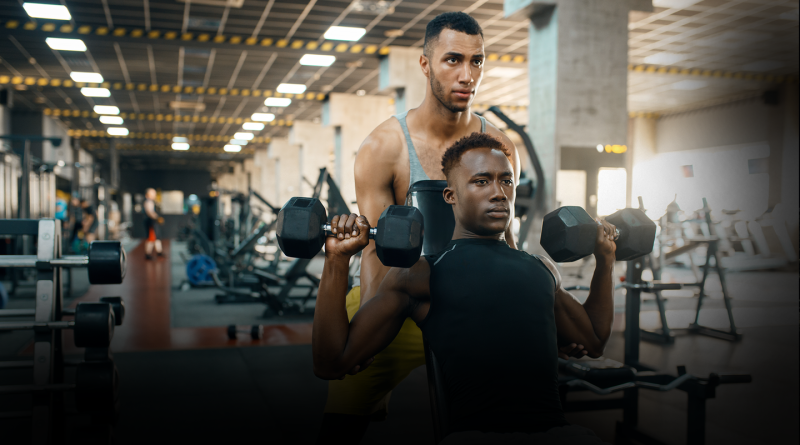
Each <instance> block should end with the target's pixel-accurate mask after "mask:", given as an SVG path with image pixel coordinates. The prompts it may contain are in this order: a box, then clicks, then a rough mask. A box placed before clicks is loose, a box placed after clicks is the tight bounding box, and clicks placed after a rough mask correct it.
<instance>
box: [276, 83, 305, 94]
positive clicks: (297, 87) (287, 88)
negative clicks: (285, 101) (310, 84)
mask: <svg viewBox="0 0 800 445" xmlns="http://www.w3.org/2000/svg"><path fill="white" fill-rule="evenodd" d="M277 91H278V92H279V93H286V94H302V93H305V92H306V86H305V85H302V84H299V83H282V84H280V85H278V88H277Z"/></svg>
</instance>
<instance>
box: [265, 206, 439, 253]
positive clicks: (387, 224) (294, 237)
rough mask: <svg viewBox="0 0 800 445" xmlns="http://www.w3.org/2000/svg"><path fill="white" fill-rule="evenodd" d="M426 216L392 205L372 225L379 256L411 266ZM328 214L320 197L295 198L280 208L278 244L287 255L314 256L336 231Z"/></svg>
mask: <svg viewBox="0 0 800 445" xmlns="http://www.w3.org/2000/svg"><path fill="white" fill-rule="evenodd" d="M423 229H424V228H423V219H422V213H421V212H420V211H419V209H417V208H415V207H409V206H398V205H391V206H389V207H386V209H385V210H384V211H383V213H381V216H380V218H379V219H378V226H377V227H373V228H371V229H369V237H370V239H374V240H375V250H376V251H377V253H378V258H379V259H380V260H381V263H383V264H384V265H386V266H389V267H411V266H413V265H414V264H415V263H416V262H417V261H418V260H419V257H420V253H421V252H422V236H423ZM332 234H333V233H332V232H331V226H330V224H329V223H328V214H327V212H326V211H325V207H323V206H322V203H320V201H319V200H318V199H314V198H298V197H295V198H292V199H290V200H289V201H288V202H287V203H286V204H285V205H284V206H283V208H281V210H280V212H278V224H277V238H278V245H279V246H280V248H281V250H282V251H283V253H284V254H286V256H290V257H294V258H313V257H314V256H315V255H316V254H317V253H318V252H319V251H320V249H322V246H323V245H324V244H325V237H326V236H328V235H332Z"/></svg>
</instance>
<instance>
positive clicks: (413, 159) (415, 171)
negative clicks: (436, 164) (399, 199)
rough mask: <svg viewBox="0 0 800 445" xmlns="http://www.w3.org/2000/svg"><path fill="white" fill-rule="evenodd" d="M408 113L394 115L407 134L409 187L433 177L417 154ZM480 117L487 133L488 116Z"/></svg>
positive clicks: (483, 131)
mask: <svg viewBox="0 0 800 445" xmlns="http://www.w3.org/2000/svg"><path fill="white" fill-rule="evenodd" d="M407 115H408V111H406V112H404V113H400V114H396V115H395V116H394V117H395V118H396V119H397V121H398V122H400V128H402V129H403V134H404V135H405V136H406V147H408V167H409V171H410V173H411V174H410V176H411V177H410V178H409V181H408V187H409V188H410V187H411V185H412V184H414V183H415V182H417V181H427V180H429V179H431V178H429V177H428V175H427V174H426V173H425V170H424V169H423V168H422V164H420V162H419V157H418V156H417V150H416V149H414V143H413V142H411V135H410V134H409V133H408V124H406V116H407ZM478 119H480V120H481V133H486V118H484V117H483V116H478Z"/></svg>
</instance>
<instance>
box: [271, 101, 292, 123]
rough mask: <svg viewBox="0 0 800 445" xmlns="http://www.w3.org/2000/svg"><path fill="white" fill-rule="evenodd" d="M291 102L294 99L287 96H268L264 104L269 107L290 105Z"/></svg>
mask: <svg viewBox="0 0 800 445" xmlns="http://www.w3.org/2000/svg"><path fill="white" fill-rule="evenodd" d="M291 103H292V99H287V98H285V97H268V98H267V100H265V101H264V105H266V106H268V107H288V106H289V105H291ZM270 120H272V119H270Z"/></svg>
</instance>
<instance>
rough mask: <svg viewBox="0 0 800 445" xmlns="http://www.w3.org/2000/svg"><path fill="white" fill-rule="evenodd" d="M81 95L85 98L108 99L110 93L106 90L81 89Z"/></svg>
mask: <svg viewBox="0 0 800 445" xmlns="http://www.w3.org/2000/svg"><path fill="white" fill-rule="evenodd" d="M81 94H83V95H84V96H86V97H109V96H111V91H108V88H81Z"/></svg>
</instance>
